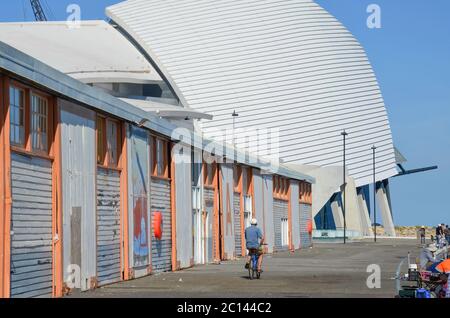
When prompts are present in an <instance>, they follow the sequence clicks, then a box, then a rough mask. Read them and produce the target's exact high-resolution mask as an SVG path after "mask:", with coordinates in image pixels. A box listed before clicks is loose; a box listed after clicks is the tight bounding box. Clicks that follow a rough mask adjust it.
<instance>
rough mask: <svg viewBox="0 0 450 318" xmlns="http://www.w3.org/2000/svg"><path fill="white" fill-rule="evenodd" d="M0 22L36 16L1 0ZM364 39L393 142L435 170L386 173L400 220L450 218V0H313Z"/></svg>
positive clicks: (85, 0)
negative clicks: (374, 18) (375, 8)
mask: <svg viewBox="0 0 450 318" xmlns="http://www.w3.org/2000/svg"><path fill="white" fill-rule="evenodd" d="M41 1H42V2H43V3H44V5H45V4H46V3H47V4H48V5H49V7H50V8H51V11H50V10H48V9H47V12H49V14H48V15H49V16H50V18H51V19H55V20H62V19H65V18H66V17H67V13H66V7H67V5H69V4H70V3H77V4H79V5H80V7H81V10H82V12H81V14H82V19H83V20H87V19H103V18H104V17H105V16H104V8H105V7H106V6H108V5H111V4H114V3H118V2H120V1H118V0H95V1H92V0H78V1H77V0H71V1H65V0H64V1H63V0H41ZM2 2H3V3H2V4H1V5H0V21H2V22H6V21H23V20H28V21H32V20H33V15H32V11H31V8H30V5H29V0H14V1H8V2H6V1H2ZM316 2H317V3H319V4H320V5H321V6H322V7H324V8H325V9H327V10H328V11H329V12H331V13H332V14H333V15H334V16H336V17H337V18H338V19H339V20H340V21H341V22H342V23H343V24H344V25H345V26H346V27H347V28H348V29H349V30H350V31H351V32H352V33H353V34H354V35H355V36H356V38H357V39H358V40H359V41H360V42H361V44H362V45H363V46H364V48H365V49H366V52H367V54H368V56H369V59H370V61H371V63H372V65H373V68H374V70H375V73H376V75H377V78H378V81H379V83H380V86H381V90H382V92H383V96H384V99H385V103H386V106H387V109H388V113H389V118H390V123H391V128H392V133H393V138H394V142H395V144H396V146H397V147H398V148H399V149H400V150H401V152H402V153H403V154H404V155H405V157H407V159H408V163H407V164H406V167H407V168H418V167H424V166H429V165H435V164H436V165H438V166H439V170H438V171H432V172H428V173H423V174H415V175H410V176H405V177H401V178H393V179H392V180H391V194H392V201H393V202H392V204H393V209H394V218H395V223H396V224H398V225H422V224H424V225H435V224H437V223H441V222H445V223H450V210H449V205H448V204H447V202H446V201H447V197H446V194H447V191H448V190H449V189H450V187H449V183H450V181H449V179H450V161H449V158H450V19H449V15H450V1H448V0H395V1H393V0H316ZM372 3H375V4H378V5H379V6H380V8H381V21H382V28H381V29H369V28H367V26H366V19H367V17H368V15H369V14H368V13H366V8H367V6H368V5H369V4H372Z"/></svg>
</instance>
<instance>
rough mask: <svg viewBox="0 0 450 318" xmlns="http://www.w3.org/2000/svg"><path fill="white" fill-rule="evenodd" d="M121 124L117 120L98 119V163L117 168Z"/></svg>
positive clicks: (100, 117) (99, 117)
mask: <svg viewBox="0 0 450 318" xmlns="http://www.w3.org/2000/svg"><path fill="white" fill-rule="evenodd" d="M119 127H120V124H119V122H117V121H116V120H113V119H109V118H105V117H102V116H98V117H97V163H98V164H99V165H102V166H106V167H110V168H116V167H117V166H118V164H119V155H120V148H119V136H120V128H119Z"/></svg>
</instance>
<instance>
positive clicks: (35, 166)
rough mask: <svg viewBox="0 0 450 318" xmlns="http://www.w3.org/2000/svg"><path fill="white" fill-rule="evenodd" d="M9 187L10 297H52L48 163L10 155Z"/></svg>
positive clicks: (50, 205)
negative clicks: (10, 193) (10, 188)
mask: <svg viewBox="0 0 450 318" xmlns="http://www.w3.org/2000/svg"><path fill="white" fill-rule="evenodd" d="M11 187H12V211H11V212H12V215H11V234H12V235H11V297H51V296H52V286H53V280H52V170H51V162H50V161H48V160H43V159H38V158H33V157H28V156H22V155H18V154H12V155H11Z"/></svg>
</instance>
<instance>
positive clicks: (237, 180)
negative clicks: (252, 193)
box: [233, 166, 241, 192]
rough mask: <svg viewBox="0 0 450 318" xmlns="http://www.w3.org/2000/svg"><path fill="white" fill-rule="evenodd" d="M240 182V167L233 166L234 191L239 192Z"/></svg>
mask: <svg viewBox="0 0 450 318" xmlns="http://www.w3.org/2000/svg"><path fill="white" fill-rule="evenodd" d="M240 182H241V167H239V166H234V167H233V184H234V192H240V191H241V190H240Z"/></svg>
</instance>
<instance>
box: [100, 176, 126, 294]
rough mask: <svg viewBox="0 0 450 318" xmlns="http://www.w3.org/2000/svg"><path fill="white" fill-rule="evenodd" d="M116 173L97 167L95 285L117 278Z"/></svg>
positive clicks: (118, 203) (119, 266)
mask: <svg viewBox="0 0 450 318" xmlns="http://www.w3.org/2000/svg"><path fill="white" fill-rule="evenodd" d="M120 242H121V239H120V174H119V172H117V171H113V170H108V169H100V168H99V169H98V171H97V279H98V284H99V285H105V284H110V283H114V282H117V281H120V280H121V272H122V266H121V260H120Z"/></svg>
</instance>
